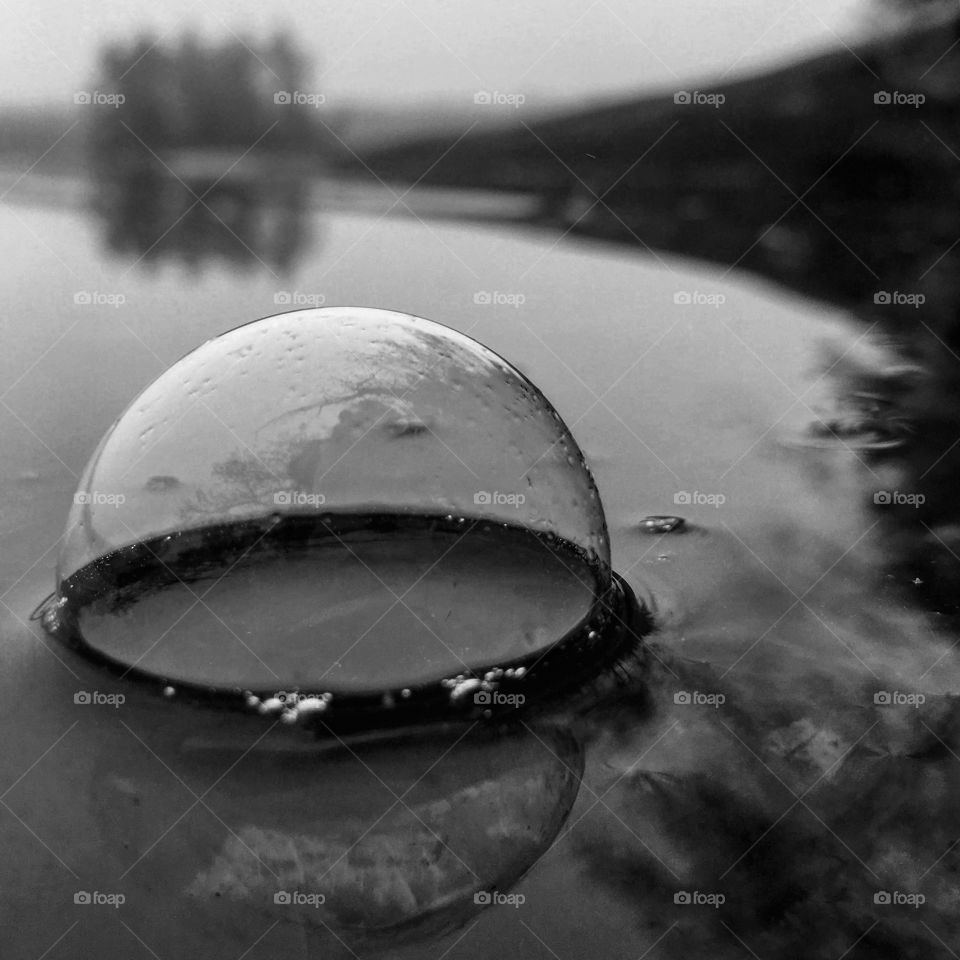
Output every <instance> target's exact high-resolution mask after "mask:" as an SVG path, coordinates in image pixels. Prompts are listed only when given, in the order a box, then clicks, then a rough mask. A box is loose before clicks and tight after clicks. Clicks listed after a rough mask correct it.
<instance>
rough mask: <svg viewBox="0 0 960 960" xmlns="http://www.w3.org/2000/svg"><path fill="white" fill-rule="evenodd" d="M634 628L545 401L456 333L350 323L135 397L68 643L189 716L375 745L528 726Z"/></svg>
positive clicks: (92, 492) (100, 492)
mask: <svg viewBox="0 0 960 960" xmlns="http://www.w3.org/2000/svg"><path fill="white" fill-rule="evenodd" d="M635 615H636V607H635V601H633V598H632V596H631V595H629V590H627V589H626V588H625V585H624V584H623V583H622V581H620V580H619V579H618V578H616V577H615V576H614V575H613V573H612V571H611V567H610V547H609V541H608V536H607V529H606V522H605V519H604V515H603V509H602V506H601V503H600V499H599V496H598V493H597V489H596V486H595V484H594V480H593V477H592V475H591V473H590V470H589V468H588V467H587V465H586V463H585V461H584V458H583V455H582V454H581V452H580V449H579V447H578V446H577V444H576V442H575V441H574V439H573V437H572V436H571V434H570V432H569V430H568V429H567V427H566V426H565V425H564V423H563V421H562V420H561V419H560V417H559V415H558V414H557V413H556V411H555V410H554V409H553V407H552V406H551V405H550V404H549V402H548V401H547V400H546V398H545V397H544V396H543V394H542V393H541V392H540V391H539V390H538V389H537V388H536V387H535V386H534V385H533V384H532V383H531V382H530V381H529V380H527V379H526V378H525V377H524V376H523V375H522V374H520V373H519V372H518V371H517V370H516V369H515V368H513V367H512V366H511V365H510V364H509V363H507V362H506V361H505V360H503V359H502V358H501V357H499V356H497V355H496V354H494V353H493V352H491V351H490V350H488V349H487V348H486V347H484V346H482V345H481V344H479V343H477V342H476V341H474V340H471V339H470V338H468V337H466V336H464V335H462V334H460V333H458V332H456V331H454V330H451V329H449V328H447V327H445V326H442V325H440V324H437V323H434V322H431V321H428V320H423V319H420V318H417V317H413V316H409V315H406V314H400V313H395V312H389V311H385V310H377V309H370V308H356V307H338V308H327V309H318V310H305V311H298V312H294V313H287V314H282V315H279V316H274V317H268V318H266V319H264V320H259V321H257V322H254V323H250V324H246V325H244V326H241V327H238V328H236V329H234V330H231V331H229V332H228V333H225V334H223V335H222V336H220V337H217V338H216V339H214V340H210V341H208V342H207V343H205V344H203V345H202V346H201V347H199V348H198V349H196V350H194V351H193V352H192V353H190V354H188V355H187V356H186V357H184V358H183V359H182V360H180V361H179V362H178V363H176V364H175V365H174V366H172V367H171V368H170V369H169V370H167V371H166V372H165V373H164V374H163V375H162V376H160V377H159V378H158V379H157V380H156V381H155V382H154V383H153V384H152V385H151V386H149V387H148V388H147V389H146V390H145V391H144V392H143V393H142V394H141V395H140V396H139V397H137V399H136V400H135V401H134V402H133V403H132V404H131V405H130V407H129V408H128V409H127V410H126V412H125V413H124V414H123V415H122V416H121V417H120V418H119V420H117V422H116V423H115V424H114V425H113V427H112V428H111V429H110V430H109V432H108V433H107V435H106V436H105V437H104V438H103V440H102V441H101V443H100V445H99V447H98V449H97V450H96V452H95V453H94V455H93V457H92V459H91V460H90V463H89V464H88V466H87V468H86V471H85V473H84V475H83V478H82V480H81V483H80V487H79V490H78V492H77V494H76V496H75V498H74V505H73V508H72V511H71V513H70V516H69V520H68V524H67V531H66V536H65V540H64V546H63V549H62V553H61V556H60V560H59V565H58V580H57V593H56V599H55V602H54V603H53V604H52V605H51V606H49V607H48V616H47V618H46V620H47V624H48V626H56V627H59V628H60V629H61V631H62V632H63V633H65V634H66V635H67V636H69V638H70V639H71V641H72V642H73V643H75V644H76V645H77V646H79V647H80V648H81V649H83V650H84V651H85V652H86V653H88V654H90V655H91V656H93V657H94V658H95V659H99V660H100V661H101V662H103V663H104V664H106V665H108V666H111V667H113V668H114V669H115V670H120V671H122V672H124V673H129V674H131V675H132V676H135V677H142V678H145V679H155V680H156V681H157V682H158V683H160V684H162V685H163V686H164V687H165V688H166V689H167V693H168V694H169V693H170V692H171V690H179V689H189V690H192V691H193V692H194V693H197V694H199V693H201V692H202V693H203V694H204V695H210V696H219V695H232V696H236V695H238V694H239V695H240V696H242V698H243V700H244V702H245V703H247V704H248V705H249V706H251V707H256V708H257V709H260V710H261V711H265V712H268V713H282V714H283V715H284V717H285V718H286V719H288V720H290V721H293V720H303V719H306V718H307V717H308V716H309V717H310V718H313V719H316V718H319V717H320V716H321V715H324V722H330V719H331V717H333V716H334V715H335V714H336V712H337V709H338V707H339V708H340V710H341V716H343V717H347V716H348V715H349V716H351V717H353V720H352V721H351V722H361V723H364V722H366V721H363V720H358V719H357V718H358V717H367V716H370V715H372V714H371V711H374V710H380V709H382V708H384V707H386V708H390V709H398V710H400V712H402V711H403V709H405V708H409V709H417V710H418V711H420V713H421V714H424V713H430V711H439V712H441V713H444V712H449V710H450V709H460V708H462V707H466V708H467V709H469V710H473V709H479V710H480V711H481V712H485V711H492V710H495V709H496V708H498V707H510V708H513V707H516V706H517V705H519V704H521V703H523V701H524V699H525V694H521V693H520V691H521V690H526V691H527V692H531V691H532V690H534V689H535V688H536V685H537V681H538V679H539V681H542V682H547V683H549V684H550V685H552V686H556V685H557V684H558V683H559V682H561V680H563V679H569V677H570V675H571V669H570V668H571V664H572V663H573V662H574V661H580V662H592V661H596V662H597V663H599V662H600V661H603V660H605V659H607V658H609V657H613V656H615V655H616V652H617V648H618V647H622V646H623V644H624V643H625V642H628V641H629V640H630V638H631V637H632V635H633V630H632V626H631V624H633V623H634V621H635ZM631 618H633V620H632V619H631ZM568 654H569V655H572V656H573V660H571V659H570V657H569V656H567V655H568ZM410 701H415V703H411V702H410ZM345 708H348V709H345Z"/></svg>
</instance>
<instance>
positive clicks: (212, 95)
mask: <svg viewBox="0 0 960 960" xmlns="http://www.w3.org/2000/svg"><path fill="white" fill-rule="evenodd" d="M307 75H308V63H307V59H306V57H305V56H304V55H303V54H301V53H300V52H299V51H298V49H297V47H296V45H295V44H294V43H293V42H292V40H291V39H290V38H289V37H287V36H285V35H283V34H278V35H276V36H275V37H273V38H272V39H271V40H269V41H267V42H264V43H257V42H254V41H251V40H249V39H248V40H243V39H239V38H230V39H227V40H224V41H220V42H206V41H203V40H201V39H200V38H198V37H197V36H195V35H193V34H190V33H187V34H185V35H184V36H183V37H182V38H181V39H180V40H179V41H177V42H175V43H167V42H161V41H160V38H158V37H152V36H143V37H141V38H139V39H138V40H136V41H135V42H133V43H129V44H120V43H114V44H109V45H107V46H105V47H104V48H103V50H102V51H101V56H100V69H99V76H98V79H97V87H98V89H99V91H101V92H102V93H110V94H115V95H118V96H119V98H120V103H119V105H118V106H117V107H116V108H105V109H98V110H96V111H91V112H90V113H89V115H88V123H89V127H88V144H89V166H90V169H91V170H92V172H93V175H94V177H95V179H96V181H97V206H98V209H99V211H100V212H101V213H102V215H103V216H104V218H105V220H106V224H107V232H106V236H107V243H108V246H109V247H110V249H111V250H113V251H115V252H117V253H121V254H124V255H132V256H134V257H136V258H139V259H142V260H143V261H144V262H146V263H153V262H157V261H159V260H165V259H174V260H180V261H182V262H184V263H185V264H187V265H188V266H189V267H191V268H192V269H199V268H201V267H202V266H203V265H204V264H205V263H207V262H209V261H216V260H226V261H228V262H232V263H236V264H240V265H244V266H250V265H253V264H256V263H258V262H260V263H262V264H263V265H264V266H266V267H267V268H268V269H270V270H285V269H288V268H290V267H291V266H292V265H293V263H294V262H295V259H296V255H297V253H298V252H299V250H300V249H302V247H303V245H304V243H305V241H306V239H307V237H306V231H305V225H304V217H303V214H302V211H303V210H304V209H305V208H307V207H308V205H309V204H308V194H307V191H308V188H309V178H310V177H312V176H313V174H314V173H316V172H317V170H318V168H319V167H320V165H321V164H322V162H323V160H324V158H325V157H326V156H327V155H328V154H329V152H330V151H331V150H332V149H333V145H335V144H336V143H337V141H336V137H335V136H334V134H333V133H332V132H331V129H330V126H329V124H328V121H330V119H331V118H330V116H328V115H326V114H325V115H324V116H323V117H321V114H320V112H319V111H318V109H317V108H315V107H313V106H311V105H310V104H309V103H306V102H304V100H303V96H299V97H298V96H297V94H298V93H299V94H301V95H303V94H304V93H305V91H306V90H308V84H307V83H306V79H307ZM298 100H299V102H298Z"/></svg>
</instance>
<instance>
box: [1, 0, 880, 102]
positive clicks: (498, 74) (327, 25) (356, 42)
mask: <svg viewBox="0 0 960 960" xmlns="http://www.w3.org/2000/svg"><path fill="white" fill-rule="evenodd" d="M0 17H2V21H0V22H2V24H3V26H2V29H0V52H2V56H0V98H2V100H3V101H4V102H6V103H10V102H38V101H57V100H60V101H61V102H64V103H69V102H70V101H71V100H72V94H73V92H74V91H75V90H77V89H85V88H87V87H88V86H89V85H90V77H91V71H92V68H93V64H94V59H95V52H96V49H97V46H98V44H99V43H100V42H101V41H102V40H103V39H104V38H106V37H124V36H130V35H132V34H134V33H136V32H137V31H138V30H139V29H142V28H151V29H155V30H158V31H160V32H161V33H163V34H167V35H171V36H176V34H177V32H178V31H179V30H181V29H183V28H184V27H186V26H191V27H193V28H195V29H197V30H198V31H200V32H201V33H202V34H205V35H208V36H222V35H225V34H226V35H229V34H230V32H231V31H236V32H244V31H246V32H249V33H250V34H252V35H254V36H256V35H258V34H261V33H264V32H267V31H269V30H270V29H271V28H273V27H275V26H278V25H285V26H287V27H288V28H290V30H291V31H292V32H293V33H294V35H295V36H296V37H297V38H298V40H299V41H300V43H301V44H302V45H303V47H304V49H305V50H306V51H307V52H308V53H310V54H311V55H313V56H315V57H317V60H318V65H319V67H320V69H319V70H318V72H317V76H316V78H315V80H314V83H315V86H316V89H317V90H318V91H322V92H324V93H325V94H326V96H327V97H328V99H330V100H332V99H333V98H336V99H342V98H344V97H350V98H354V97H366V98H376V99H379V100H394V99H401V100H411V99H414V98H418V97H423V96H434V95H443V94H460V93H463V92H469V91H474V90H477V89H490V90H497V91H501V92H506V93H523V94H524V95H525V96H526V98H527V102H528V103H533V102H535V101H536V100H538V99H543V98H545V97H551V98H552V97H557V96H561V97H573V96H578V95H600V94H604V93H606V92H611V91H623V90H630V89H650V88H661V87H668V88H669V87H672V86H676V85H678V84H680V83H683V84H686V83H687V82H688V81H689V80H691V79H696V78H699V77H709V76H711V75H716V74H719V73H721V72H723V71H729V73H730V75H734V74H736V73H742V72H744V71H746V70H749V69H751V68H756V67H757V66H758V65H762V64H764V63H766V62H770V61H771V60H774V59H777V58H779V57H781V56H782V55H783V54H784V53H791V52H796V53H800V52H802V51H804V50H808V49H810V48H811V47H813V48H816V47H829V46H836V45H838V44H839V43H840V42H841V41H840V40H839V39H838V37H837V34H840V35H842V36H843V37H844V38H845V39H853V38H854V37H855V36H856V35H857V33H858V29H859V27H861V26H862V25H863V23H864V21H865V15H864V3H863V2H862V0H794V2H791V0H664V2H651V0H596V2H593V3H591V0H527V2H524V0H484V2H475V0H284V2H280V3H274V4H268V3H264V2H263V0H158V2H155V3H144V2H142V0H141V2H130V0H3V2H2V3H0Z"/></svg>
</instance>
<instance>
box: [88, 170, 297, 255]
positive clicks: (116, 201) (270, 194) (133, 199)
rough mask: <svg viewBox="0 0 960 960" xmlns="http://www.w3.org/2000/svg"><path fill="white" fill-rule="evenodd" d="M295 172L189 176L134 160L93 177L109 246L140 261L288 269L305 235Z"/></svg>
mask: <svg viewBox="0 0 960 960" xmlns="http://www.w3.org/2000/svg"><path fill="white" fill-rule="evenodd" d="M308 205H309V183H308V182H307V181H306V180H305V179H304V178H302V177H296V176H293V177H286V176H283V175H280V176H277V177H275V178H266V177H260V178H257V179H243V180H240V179H235V178H234V179H231V177H229V176H227V177H225V178H223V179H222V180H217V179H216V178H191V179H190V180H188V181H186V182H185V183H182V182H180V181H178V180H177V179H176V178H175V177H173V176H171V175H169V174H167V173H166V172H165V171H163V170H162V169H160V170H158V169H157V167H156V166H155V165H152V164H149V165H148V164H134V165H130V166H129V167H127V168H125V169H123V170H121V171H118V173H117V175H116V176H115V177H112V178H111V179H109V180H106V181H104V182H102V183H101V184H99V186H98V191H97V203H96V207H97V211H98V212H99V213H100V215H101V216H102V217H103V219H104V222H105V227H106V230H105V239H106V243H107V246H108V247H109V249H110V250H111V251H113V252H114V253H117V254H121V255H123V256H132V257H135V258H137V259H141V260H142V261H143V262H144V263H147V264H151V263H158V262H162V261H169V260H174V261H180V262H182V263H183V264H184V265H186V266H188V267H189V268H191V269H193V270H199V269H201V268H202V267H204V266H206V265H207V264H209V263H212V262H216V261H218V260H220V261H226V262H230V263H235V264H238V265H242V266H256V265H258V264H260V265H263V266H264V267H266V268H267V269H270V270H273V271H285V270H289V269H291V268H292V267H293V266H294V265H295V262H296V259H297V256H298V254H299V253H301V252H302V250H303V248H304V247H305V246H306V244H307V243H308V242H309V239H310V236H309V231H308V227H307V222H306V217H305V215H304V210H305V209H307V208H308Z"/></svg>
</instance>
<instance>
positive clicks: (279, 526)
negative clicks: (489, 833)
mask: <svg viewBox="0 0 960 960" xmlns="http://www.w3.org/2000/svg"><path fill="white" fill-rule="evenodd" d="M465 522H466V523H467V524H472V525H473V526H476V525H480V524H483V525H486V526H488V527H490V528H494V527H496V528H500V529H504V528H506V529H509V530H511V531H513V532H519V533H522V534H523V535H525V536H533V537H535V538H537V539H539V540H540V541H541V542H542V543H545V544H546V545H547V547H548V549H550V550H551V551H557V550H558V549H559V550H561V551H562V552H564V553H566V554H568V555H570V554H574V555H577V556H578V557H579V558H580V559H581V561H582V562H583V563H584V564H585V566H586V567H587V569H590V570H592V571H593V572H594V576H595V577H596V580H597V590H596V591H595V599H594V602H593V604H592V606H591V608H590V610H589V611H588V612H587V614H586V615H585V616H584V617H583V618H582V619H581V621H580V622H579V623H578V624H577V625H576V626H575V627H573V628H572V629H571V630H569V631H568V632H567V633H566V634H565V635H564V636H562V637H561V638H560V639H558V640H557V641H555V642H554V643H553V644H551V645H550V646H548V647H547V648H545V649H541V650H539V651H537V652H535V653H532V654H528V655H526V656H523V657H518V658H516V659H514V660H511V661H503V662H498V663H494V664H490V665H488V666H485V667H476V668H473V669H470V670H465V671H464V672H463V677H464V679H471V678H475V679H478V680H480V679H482V678H483V676H484V674H485V672H486V671H487V670H489V669H492V668H494V667H501V668H503V669H504V670H506V669H508V668H514V669H516V668H518V667H523V668H524V670H525V674H524V676H523V677H521V678H507V677H502V678H500V679H499V680H498V682H497V692H498V693H500V694H504V695H509V694H522V695H523V696H524V698H525V699H524V702H523V704H522V705H520V706H516V705H504V704H494V705H479V704H475V703H473V702H472V698H469V697H467V698H464V702H454V699H453V698H452V697H451V691H450V689H449V688H448V687H445V686H443V685H442V684H441V680H442V679H444V678H443V677H439V676H438V677H436V678H434V679H432V680H429V681H425V682H421V683H419V684H416V685H409V686H408V687H407V688H406V689H409V691H410V694H409V696H406V697H405V696H403V695H402V693H401V690H400V689H393V688H384V689H376V690H374V689H370V690H362V689H361V690H356V689H354V690H350V691H343V690H342V689H338V688H337V686H336V685H335V684H334V685H330V686H329V687H327V689H329V691H330V692H331V693H332V694H333V700H332V702H331V703H330V709H329V710H328V711H327V712H326V713H324V714H322V715H317V716H315V717H309V718H306V719H305V720H304V721H302V722H298V723H297V724H296V725H295V728H299V729H301V730H310V731H313V732H314V733H315V734H316V735H317V736H318V737H322V736H337V735H338V734H341V733H359V732H363V731H370V730H377V729H388V728H397V727H408V726H411V725H417V724H422V723H429V724H433V723H441V722H450V721H465V720H475V721H479V720H491V721H502V720H504V719H509V718H511V717H517V716H520V715H521V714H524V715H525V714H527V713H528V712H529V711H530V710H532V709H534V708H536V707H538V706H543V707H549V706H550V702H547V701H551V702H552V701H553V700H554V698H556V697H557V696H558V695H561V694H563V693H564V692H568V691H573V690H576V689H580V688H582V686H583V684H584V682H585V681H586V680H589V679H590V678H591V677H593V676H597V675H599V674H600V673H601V672H603V671H604V670H607V669H609V668H610V667H612V666H613V665H614V664H616V663H617V662H619V661H621V660H622V659H623V658H624V657H625V656H628V655H629V654H630V653H631V652H632V651H633V650H635V649H636V648H637V647H638V645H639V644H640V642H641V640H642V638H643V636H645V635H646V634H647V633H649V632H650V631H651V630H652V627H653V624H652V617H651V615H650V612H649V610H648V609H647V607H646V606H645V605H643V604H642V603H641V602H639V601H638V600H637V597H636V596H635V594H634V592H633V590H632V589H631V588H630V586H629V585H628V584H627V583H626V581H624V580H623V579H622V578H621V577H619V576H618V575H617V574H616V573H612V572H611V575H610V583H609V586H608V587H607V589H606V590H605V591H603V592H601V590H600V585H601V584H602V582H603V574H604V572H605V570H604V568H603V567H601V565H600V564H598V563H596V562H593V563H591V562H590V561H589V560H587V558H586V555H585V551H583V550H582V549H581V548H580V547H577V546H576V545H574V544H572V543H570V542H569V541H566V540H564V539H563V538H560V537H557V536H556V535H547V534H542V533H540V532H539V531H534V530H530V529H529V528H528V527H523V526H520V525H515V524H508V523H504V522H501V521H498V520H493V519H489V518H482V517H466V518H451V517H450V516H449V515H446V516H441V515H436V516H433V515H424V514H397V513H390V514H385V513H384V514H365V515H362V516H360V515H339V514H329V513H328V514H325V515H320V516H315V515H288V516H286V517H284V518H283V519H282V520H279V521H278V520H277V519H276V518H275V517H266V518H258V519H255V520H244V521H234V522H230V523H223V524H214V525H211V526H207V527H201V528H192V529H190V530H186V531H180V532H177V533H170V534H165V535H161V536H158V537H154V538H151V539H150V540H146V541H142V542H139V543H135V544H132V545H129V546H126V547H121V548H119V549H118V550H115V551H113V552H112V553H109V554H106V555H104V556H102V557H99V558H97V559H96V560H94V561H93V562H92V563H90V564H87V565H86V566H84V567H82V568H81V569H80V570H78V571H76V572H75V573H73V574H72V575H71V576H69V577H67V578H66V579H64V580H63V581H62V582H61V583H60V584H59V585H58V589H57V590H56V591H55V592H54V594H53V595H52V596H51V597H49V598H48V599H47V600H46V601H45V602H43V603H41V604H40V605H38V608H37V611H35V612H36V613H37V614H38V615H42V616H41V620H42V623H43V626H44V629H46V630H47V632H48V633H50V634H51V635H54V636H55V637H57V638H58V639H59V640H60V641H62V642H63V643H65V644H66V645H67V646H69V647H70V648H72V649H73V650H75V651H76V652H77V653H79V654H81V655H82V656H83V657H85V658H86V659H87V660H89V661H90V662H92V663H94V664H96V665H97V666H99V667H101V668H103V669H105V670H106V671H108V672H109V673H111V674H113V675H114V676H118V677H120V678H121V679H127V680H130V681H133V682H135V683H138V684H142V685H143V686H144V687H145V688H148V689H151V688H152V689H153V691H154V692H155V694H156V695H158V696H161V695H162V692H163V690H164V688H166V687H168V686H173V687H174V688H175V689H176V701H179V702H185V701H186V702H192V703H194V704H195V705H199V706H208V707H217V708H220V709H229V710H238V711H242V712H244V713H246V714H250V713H251V710H250V708H249V707H248V706H247V705H246V698H247V696H249V695H250V694H253V695H254V696H258V697H260V698H261V699H266V698H268V697H270V696H273V694H274V693H275V690H272V689H261V690H257V689H246V690H243V691H240V690H238V689H237V688H236V687H235V686H231V687H217V686H211V685H210V684H207V683H194V682H191V681H185V680H183V679H178V678H171V677H167V676H163V675H159V674H156V673H153V672H151V671H148V670H144V669H141V668H139V667H135V666H130V665H129V664H126V663H124V662H123V661H121V660H118V659H116V658H114V657H112V656H110V655H109V654H106V653H103V652H102V651H99V650H97V649H96V648H94V647H92V646H91V645H90V644H89V643H88V642H87V641H86V639H85V638H84V636H83V634H82V631H81V630H80V626H79V612H80V610H81V609H82V608H83V607H85V606H86V605H87V604H90V603H92V602H94V601H96V600H99V599H103V598H105V597H107V596H110V595H113V596H114V597H115V598H117V599H118V601H119V602H121V603H122V602H126V601H128V600H133V599H135V597H136V595H137V594H138V593H140V592H142V590H143V589H144V588H147V589H151V588H152V589H156V588H162V587H164V586H167V585H170V584H172V583H176V582H185V583H189V582H194V581H196V580H198V579H202V578H203V577H204V576H205V575H209V574H211V573H215V572H218V571H222V570H223V567H224V566H225V565H229V564H230V563H236V562H238V561H239V560H240V559H241V558H243V557H244V556H245V555H247V554H248V553H249V554H250V555H251V556H256V555H258V554H263V553H266V552H268V551H270V550H271V549H287V548H289V547H291V546H297V545H300V546H307V545H309V544H310V543H311V541H316V540H317V539H318V535H319V537H321V538H322V537H324V536H331V535H333V534H336V535H337V536H344V535H349V534H355V533H358V532H366V533H370V534H372V535H379V534H393V533H396V532H397V531H398V530H401V529H407V530H413V531H418V532H421V533H424V534H429V533H430V531H432V530H435V529H438V528H439V529H442V530H444V531H447V532H451V533H461V534H462V533H465V531H466V530H469V529H472V527H470V526H467V527H465V526H464V523H465ZM253 550H256V551H257V553H256V554H254V553H252V551H253ZM174 565H175V568H176V572H174ZM186 571H189V573H187V572H186ZM301 686H302V685H301ZM321 686H323V685H322V684H321ZM278 689H280V688H279V687H278ZM386 694H390V695H391V697H392V700H393V701H394V702H393V706H391V707H389V708H388V707H385V706H384V702H383V700H384V696H385V695H386ZM265 719H268V720H271V721H272V720H274V719H275V718H273V717H267V718H265Z"/></svg>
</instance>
